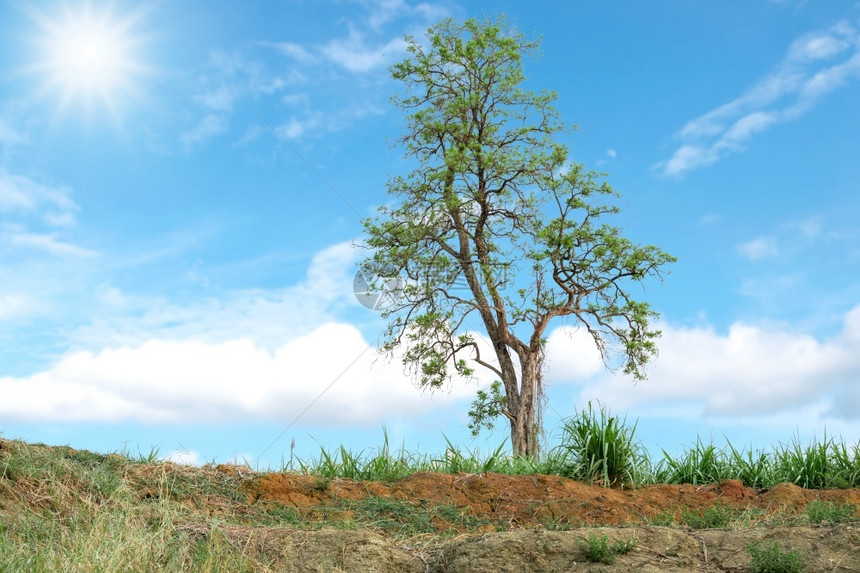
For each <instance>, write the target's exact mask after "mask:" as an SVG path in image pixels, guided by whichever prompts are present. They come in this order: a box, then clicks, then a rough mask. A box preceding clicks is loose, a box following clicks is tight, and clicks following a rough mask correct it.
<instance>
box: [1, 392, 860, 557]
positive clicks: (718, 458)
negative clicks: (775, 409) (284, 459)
mask: <svg viewBox="0 0 860 573" xmlns="http://www.w3.org/2000/svg"><path fill="white" fill-rule="evenodd" d="M576 418H577V419H571V420H569V421H568V422H567V423H565V424H564V425H563V426H562V429H561V433H560V435H559V436H558V439H559V444H558V445H557V446H555V447H554V448H551V449H549V451H548V454H547V455H546V456H545V457H544V458H543V459H542V460H540V461H536V460H534V459H533V458H528V457H516V456H510V455H506V454H502V451H503V446H504V444H502V445H500V446H499V447H498V448H496V449H495V450H493V451H490V452H487V453H486V454H485V455H481V454H480V452H478V451H470V450H463V449H460V448H458V447H457V446H456V445H455V444H453V443H451V442H448V448H447V451H446V452H445V453H443V454H441V455H435V456H434V455H417V454H412V453H409V452H406V451H405V450H404V449H403V448H400V450H399V451H397V450H396V449H394V448H392V447H391V446H390V445H389V442H388V436H387V434H384V443H383V445H382V446H381V447H380V448H378V449H376V450H373V451H368V452H358V453H353V452H351V451H349V450H348V449H346V448H343V447H341V448H338V449H336V450H334V451H331V452H329V451H327V450H325V449H324V448H320V455H319V457H318V459H314V460H309V461H299V462H298V467H297V468H293V469H290V470H289V471H287V468H284V470H283V471H282V472H272V473H271V474H265V475H283V476H304V477H303V479H304V481H301V482H300V483H301V484H302V485H301V486H300V488H304V491H307V492H308V495H310V496H311V497H317V498H319V499H324V500H325V501H323V502H320V503H318V504H315V505H313V506H312V507H309V508H304V509H302V508H301V507H291V506H288V505H284V504H282V503H278V502H274V501H265V500H260V501H251V502H249V501H248V499H249V498H248V496H249V492H248V491H244V490H243V489H242V488H243V484H245V483H246V482H247V480H248V479H249V475H252V474H253V473H254V472H252V471H251V470H250V469H248V468H242V467H238V466H229V467H227V466H213V465H207V466H203V467H185V466H179V465H176V464H170V463H166V462H164V461H162V460H160V459H158V455H157V452H155V451H153V452H151V453H149V454H146V455H139V456H137V457H134V456H130V455H128V454H127V453H124V454H107V455H104V454H99V453H92V452H87V451H79V450H74V449H71V448H69V447H64V446H60V447H53V448H49V447H47V446H42V445H28V444H24V443H22V442H15V441H7V440H0V572H2V571H82V572H83V571H94V570H98V571H153V570H167V571H189V570H193V571H225V572H226V571H259V570H266V568H267V567H268V564H269V563H271V562H272V561H273V560H277V559H279V558H281V557H279V556H280V555H281V553H279V551H281V549H282V547H281V546H280V545H277V544H275V545H274V546H277V547H279V549H277V551H275V550H274V549H272V550H266V549H265V547H264V545H265V544H257V545H255V544H251V543H249V541H248V539H249V538H248V533H247V532H248V531H249V530H250V529H254V530H259V528H267V527H271V528H276V529H277V528H284V527H286V528H292V529H303V530H313V529H322V528H325V529H342V530H359V529H361V530H372V531H377V532H379V533H381V534H384V535H386V536H387V537H389V538H395V539H404V540H414V539H439V538H440V537H442V538H444V537H453V536H455V535H458V534H460V533H476V532H492V531H504V530H507V529H511V528H516V527H518V525H517V524H516V523H515V522H514V521H513V520H512V519H511V518H510V516H506V514H505V513H504V512H501V513H498V514H496V513H495V510H494V511H493V512H492V513H487V514H484V515H483V516H480V515H476V514H475V513H474V512H472V511H471V510H470V508H469V507H464V506H462V505H457V504H455V503H453V502H444V501H442V502H433V503H424V502H421V501H417V500H412V499H409V498H402V497H390V496H389V497H385V496H380V495H377V494H375V493H374V490H373V489H371V488H364V489H361V490H360V494H359V495H358V496H357V497H356V496H353V497H338V496H337V495H326V493H327V492H329V490H330V489H331V488H334V487H336V486H337V484H338V483H340V482H341V481H342V480H343V478H350V479H354V480H368V481H375V482H382V483H385V482H397V481H398V480H402V479H403V478H405V477H406V476H409V475H410V474H414V473H416V472H420V471H435V472H443V473H448V474H459V476H453V477H452V478H451V479H452V483H459V484H461V485H459V486H458V487H461V488H468V487H478V488H479V487H483V486H482V481H483V478H482V475H481V474H483V473H485V472H494V473H502V474H505V473H506V474H514V475H521V474H537V473H542V474H555V475H559V476H574V477H576V478H577V479H586V480H590V481H592V482H593V483H595V484H599V485H602V486H605V487H609V486H613V487H618V486H625V487H627V486H629V485H632V486H638V485H645V484H649V483H658V482H659V480H661V479H669V480H672V481H671V482H662V483H693V480H695V483H697V484H702V483H707V482H706V481H705V480H707V479H719V480H723V479H740V480H742V481H743V480H748V485H754V486H758V487H761V486H763V487H772V486H773V485H775V484H777V483H781V482H792V483H795V484H797V485H801V486H805V487H809V486H817V487H819V488H820V487H821V486H823V485H825V484H839V485H840V487H843V486H845V484H848V485H849V486H850V487H860V483H858V482H857V476H858V475H860V471H858V469H860V455H858V454H860V444H858V445H855V446H853V447H851V448H849V447H848V446H846V445H845V444H843V443H841V442H836V441H835V440H833V438H832V437H831V438H828V440H827V442H825V443H823V444H822V443H820V442H816V441H813V442H812V443H811V444H809V445H808V446H806V447H799V446H798V443H799V440H797V439H795V440H793V441H791V442H790V443H789V445H780V446H777V447H776V448H775V449H774V450H773V451H771V452H763V453H757V454H756V455H755V456H754V458H753V459H754V460H755V461H756V465H757V467H758V469H757V470H756V471H755V472H753V473H750V472H749V469H750V466H749V464H746V463H741V462H739V460H741V461H743V462H746V461H748V460H749V459H750V458H749V456H748V455H746V454H745V453H743V452H737V450H736V449H735V448H733V447H732V446H731V445H730V444H729V445H728V446H727V447H726V448H722V449H720V448H716V447H714V446H713V444H708V445H705V444H703V443H702V442H701V441H700V440H697V441H696V442H695V444H696V445H695V446H694V447H692V448H690V449H688V450H685V452H684V454H682V456H680V457H679V458H677V459H676V458H672V457H671V456H669V454H667V453H665V452H663V458H662V459H661V460H660V461H659V462H658V463H656V464H653V463H651V461H650V459H649V457H648V456H647V455H646V454H645V452H644V451H643V450H642V448H641V446H639V445H638V444H637V442H636V441H635V439H634V431H635V425H634V426H632V427H630V426H628V425H627V424H626V421H624V420H622V419H618V418H617V417H613V416H612V415H610V414H609V413H608V412H607V411H606V410H604V409H603V408H591V407H589V408H587V409H586V410H583V411H582V412H580V413H579V414H577V416H576ZM616 442H617V443H616ZM592 444H599V447H591V445H592ZM583 446H588V447H583ZM618 453H623V455H622V456H621V457H622V458H623V457H625V456H626V459H603V458H604V457H606V456H608V455H610V454H611V455H612V456H615V454H618ZM738 454H741V455H738ZM846 454H847V456H846ZM792 456H793V457H795V458H796V459H792ZM807 458H811V459H807ZM582 468H586V469H589V468H591V469H594V468H597V469H595V470H594V471H590V472H586V473H585V474H582V473H580V472H582ZM613 468H616V469H613ZM618 468H620V469H618ZM679 468H684V471H679ZM798 468H807V470H806V471H804V472H798V471H797V469H798ZM808 468H818V469H819V470H820V471H824V472H825V475H823V476H814V475H809V474H808V473H807V472H808V471H811V470H809V469H808ZM789 470H791V471H789ZM469 474H473V475H471V477H470V475H469ZM470 480H471V481H470ZM297 483H299V482H297ZM824 496H825V493H822V497H824ZM497 501H501V500H495V498H493V501H492V503H496V502H497ZM588 503H589V502H588V501H581V505H582V507H583V508H587V507H588ZM595 505H596V504H595ZM534 509H535V513H534V514H533V515H534V516H535V520H534V521H533V522H532V523H536V524H543V527H544V529H555V530H564V529H571V528H573V527H579V526H581V525H582V523H581V522H579V521H577V520H576V519H569V518H567V517H564V515H565V514H563V513H552V512H550V513H544V514H539V513H537V511H538V510H540V509H541V508H540V504H537V505H536V506H535V508H534ZM595 509H599V508H595ZM587 511H590V509H588V510H587ZM754 513H755V510H752V509H750V510H747V511H745V512H741V513H739V512H738V511H737V510H733V509H732V508H731V507H730V506H728V505H722V504H718V505H714V506H712V507H710V508H708V509H706V510H705V511H704V512H696V511H690V510H686V511H682V512H681V519H678V520H677V521H676V519H675V517H674V516H673V514H672V513H668V512H664V513H662V514H658V515H656V516H654V517H653V518H652V519H651V520H650V523H651V524H659V525H668V526H672V525H676V524H686V525H687V526H689V527H694V528H712V527H749V526H751V525H755V524H761V523H764V522H766V519H767V516H763V515H760V514H758V513H755V515H754ZM488 516H490V517H489V518H488ZM560 516H562V517H560ZM856 517H857V508H856V506H854V505H851V504H848V503H845V504H838V503H835V502H833V501H827V500H818V501H813V502H811V503H809V504H808V505H807V506H806V508H805V517H804V516H803V515H800V516H798V515H796V514H792V515H788V514H786V515H785V516H783V517H782V518H781V519H783V521H782V522H783V523H797V524H804V523H815V524H819V523H823V524H836V523H840V522H845V521H851V520H855V519H856ZM538 526H540V525H538ZM261 543H262V542H261ZM586 543H587V546H588V547H587V549H586V550H587V551H588V552H589V559H592V558H593V559H595V560H598V561H602V562H608V561H607V560H611V559H614V557H615V556H616V555H618V554H621V553H624V552H625V551H629V550H630V549H632V544H631V545H629V546H628V545H622V544H620V543H619V542H616V543H615V544H611V543H609V541H608V539H606V538H604V537H597V536H592V538H589V539H588V541H587V542H586ZM625 543H634V542H625ZM237 548H239V549H237ZM749 552H750V556H751V559H752V563H753V566H752V567H753V570H754V571H796V570H798V571H799V570H801V569H798V568H797V567H801V566H802V563H801V562H800V561H799V559H798V558H797V556H796V555H795V554H794V553H792V552H788V553H785V552H783V551H782V550H781V549H779V547H777V546H771V547H765V548H762V547H759V546H755V547H751V548H750V549H749Z"/></svg>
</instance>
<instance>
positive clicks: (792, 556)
mask: <svg viewBox="0 0 860 573" xmlns="http://www.w3.org/2000/svg"><path fill="white" fill-rule="evenodd" d="M747 553H749V555H750V571H752V573H801V572H802V571H806V565H805V564H804V562H803V560H802V559H801V558H800V556H799V555H798V554H797V552H796V551H783V550H782V549H780V548H779V542H776V541H774V542H773V543H771V544H769V545H768V546H767V547H765V548H761V547H760V546H759V544H754V545H750V546H749V547H747Z"/></svg>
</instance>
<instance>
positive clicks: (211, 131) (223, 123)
mask: <svg viewBox="0 0 860 573" xmlns="http://www.w3.org/2000/svg"><path fill="white" fill-rule="evenodd" d="M229 127H230V125H229V122H228V120H227V116H225V115H222V114H216V113H209V114H206V115H205V116H204V117H203V118H202V119H201V120H200V121H199V122H198V123H197V125H195V126H194V127H193V128H191V129H189V130H188V131H185V132H183V133H182V134H181V135H180V136H179V141H181V142H182V145H184V146H186V147H190V146H192V145H194V144H196V143H200V142H201V141H206V140H208V139H212V138H213V137H215V136H217V135H221V134H222V133H226V132H227V130H228V129H229Z"/></svg>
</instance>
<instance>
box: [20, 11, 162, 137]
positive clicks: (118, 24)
mask: <svg viewBox="0 0 860 573" xmlns="http://www.w3.org/2000/svg"><path fill="white" fill-rule="evenodd" d="M142 15H143V12H142V11H140V10H138V11H135V12H133V13H131V14H129V15H125V16H123V17H117V16H116V15H115V14H114V12H113V10H112V8H111V6H110V5H107V6H102V7H101V8H100V10H99V11H96V10H94V9H93V7H92V6H91V5H90V4H84V5H82V6H77V7H75V8H74V9H72V8H71V7H70V6H64V7H63V9H62V10H61V11H60V12H58V13H57V14H52V15H48V14H46V13H44V12H40V11H35V10H31V11H30V13H29V16H30V17H31V19H32V20H33V21H34V22H35V23H36V24H37V26H38V27H39V28H40V34H39V37H38V38H37V39H36V40H35V43H36V44H37V46H38V48H39V56H38V59H37V61H36V63H34V64H33V65H32V66H30V68H29V72H31V73H36V74H39V75H42V76H44V80H43V81H42V84H41V87H40V89H39V92H38V95H39V96H42V97H50V98H55V99H56V100H57V114H58V115H65V114H66V112H67V111H68V110H69V109H70V108H71V107H72V106H81V107H82V108H83V111H84V112H85V113H86V114H87V115H90V114H92V113H99V114H104V115H108V116H110V117H111V120H112V121H114V122H120V121H121V116H120V112H119V108H120V107H121V104H122V103H124V102H125V101H126V100H128V99H129V98H139V97H140V92H139V89H138V87H137V84H136V81H135V80H136V79H137V76H139V75H141V74H142V73H145V72H147V71H148V69H147V68H146V66H144V65H143V64H141V62H140V59H139V57H140V54H139V51H140V47H141V44H142V37H141V35H140V34H139V33H137V32H136V30H135V26H136V25H137V24H138V23H139V21H140V20H141V18H142Z"/></svg>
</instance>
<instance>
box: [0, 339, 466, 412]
mask: <svg viewBox="0 0 860 573" xmlns="http://www.w3.org/2000/svg"><path fill="white" fill-rule="evenodd" d="M0 391H2V393H3V396H4V397H5V399H4V400H3V401H2V403H0V416H2V417H3V418H4V419H16V420H29V421H111V422H114V421H137V422H141V423H164V422H195V421H225V420H244V421H248V420H254V421H260V420H275V421H281V422H290V421H292V420H293V419H295V418H297V417H298V416H300V415H301V414H302V411H303V410H304V409H305V408H306V407H307V406H308V405H309V404H311V403H312V402H313V401H314V400H315V399H316V398H317V397H318V396H320V395H322V397H321V398H320V400H319V401H318V402H317V403H316V405H315V406H314V407H313V408H311V409H310V410H309V411H308V412H307V414H305V416H304V418H303V421H308V422H316V423H325V424H327V425H331V426H336V427H343V426H350V425H367V426H372V425H376V424H378V423H379V422H380V420H382V419H384V417H385V416H389V415H399V416H414V415H420V414H421V413H424V412H427V411H429V410H433V409H436V408H439V407H440V406H444V405H446V404H448V403H450V402H451V401H453V400H458V399H462V398H464V397H465V396H470V395H472V394H473V393H474V386H470V385H456V386H454V387H453V388H452V390H451V391H450V392H440V393H436V394H434V396H433V399H430V397H429V396H427V395H424V394H423V392H422V391H421V390H419V389H416V388H415V387H414V385H413V384H412V382H411V380H410V379H409V378H407V377H406V376H404V373H403V369H402V365H401V364H400V361H399V360H398V357H394V360H392V361H390V362H389V361H387V360H377V354H376V349H375V347H374V346H373V345H372V343H368V341H366V340H365V339H364V338H363V337H362V335H361V333H360V332H359V331H358V330H357V329H356V328H355V327H353V326H351V325H348V324H343V323H328V324H324V325H322V326H320V327H319V328H317V329H315V330H314V331H313V332H312V333H310V334H309V335H307V336H302V337H298V338H295V339H293V340H290V341H289V342H287V343H285V344H283V345H282V346H281V347H280V348H278V349H276V350H275V351H274V352H269V351H267V350H265V349H263V348H260V347H259V346H257V345H256V344H255V343H253V342H252V341H250V340H242V339H236V340H230V341H227V342H223V343H220V344H204V343H201V342H196V341H179V342H175V341H163V340H152V341H149V342H146V343H144V344H141V345H139V346H134V347H119V348H107V349H104V350H102V351H100V352H98V353H93V352H86V351H84V352H74V353H71V354H69V355H67V356H66V357H65V358H63V359H62V360H60V361H59V362H58V363H57V364H56V365H55V366H53V367H52V368H50V369H48V370H46V371H43V372H39V373H37V374H35V375H33V376H29V377H26V378H9V377H7V378H0Z"/></svg>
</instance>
